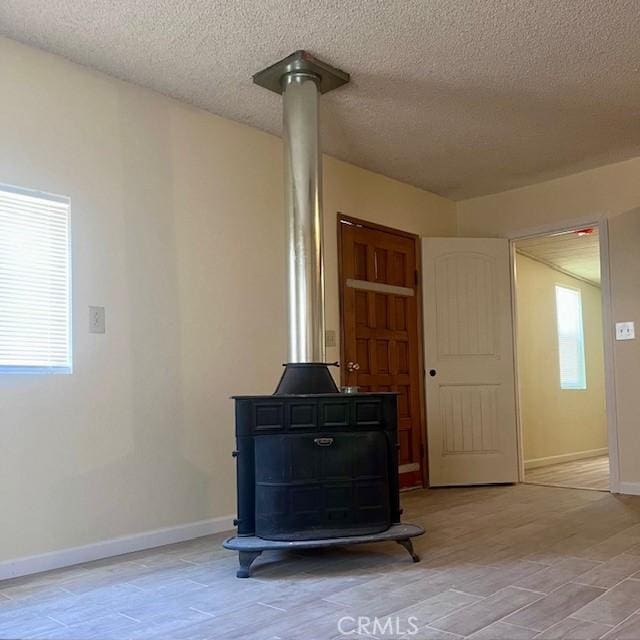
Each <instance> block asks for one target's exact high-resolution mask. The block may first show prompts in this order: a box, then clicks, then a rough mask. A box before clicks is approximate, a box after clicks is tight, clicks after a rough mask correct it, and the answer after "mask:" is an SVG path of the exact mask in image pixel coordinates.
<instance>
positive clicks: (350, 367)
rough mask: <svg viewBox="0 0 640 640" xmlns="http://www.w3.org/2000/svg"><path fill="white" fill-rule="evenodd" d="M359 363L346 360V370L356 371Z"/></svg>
mask: <svg viewBox="0 0 640 640" xmlns="http://www.w3.org/2000/svg"><path fill="white" fill-rule="evenodd" d="M358 369H360V365H359V364H358V363H357V362H351V361H349V362H347V371H358Z"/></svg>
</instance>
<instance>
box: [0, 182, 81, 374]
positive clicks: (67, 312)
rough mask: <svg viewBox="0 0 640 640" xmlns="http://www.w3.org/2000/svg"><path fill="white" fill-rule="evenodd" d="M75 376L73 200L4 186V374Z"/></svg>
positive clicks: (0, 236) (0, 313) (0, 227)
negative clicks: (71, 206)
mask: <svg viewBox="0 0 640 640" xmlns="http://www.w3.org/2000/svg"><path fill="white" fill-rule="evenodd" d="M2 373H71V256H70V220H69V199H68V198H63V197H58V196H51V195H48V194H41V193H38V192H34V191H27V190H23V189H18V188H14V187H7V186H3V185H0V374H2Z"/></svg>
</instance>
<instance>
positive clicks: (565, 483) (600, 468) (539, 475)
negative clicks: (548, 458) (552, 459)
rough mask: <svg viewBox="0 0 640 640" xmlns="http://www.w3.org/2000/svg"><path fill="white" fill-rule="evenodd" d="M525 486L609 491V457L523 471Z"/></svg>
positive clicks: (598, 457)
mask: <svg viewBox="0 0 640 640" xmlns="http://www.w3.org/2000/svg"><path fill="white" fill-rule="evenodd" d="M525 482H526V483H527V484H541V485H544V486H547V487H568V488H572V489H591V490H592V491H609V456H597V457H595V458H585V459H584V460H573V461H572V462H563V463H561V464H553V465H549V466H548V467H537V468H536V469H527V470H526V471H525Z"/></svg>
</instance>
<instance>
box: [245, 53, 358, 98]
mask: <svg viewBox="0 0 640 640" xmlns="http://www.w3.org/2000/svg"><path fill="white" fill-rule="evenodd" d="M290 73H309V74H312V75H314V76H315V77H316V78H317V79H318V91H319V92H320V93H327V92H328V91H332V90H333V89H337V88H338V87H341V86H342V85H343V84H347V82H349V80H350V79H351V76H350V75H349V74H348V73H347V72H346V71H342V69H336V67H332V66H331V65H330V64H327V63H326V62H323V61H322V60H318V58H315V57H314V56H312V55H311V54H310V53H309V52H308V51H304V50H303V49H300V50H299V51H295V52H294V53H292V54H291V55H289V56H287V57H286V58H283V59H282V60H280V61H279V62H276V63H275V64H272V65H271V66H269V67H267V68H266V69H263V70H262V71H258V73H256V74H254V76H253V81H254V82H255V83H256V84H257V85H259V86H261V87H264V88H265V89H269V91H273V92H275V93H282V92H283V90H284V88H283V86H282V78H283V77H284V76H286V75H288V74H290Z"/></svg>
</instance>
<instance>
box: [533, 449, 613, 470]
mask: <svg viewBox="0 0 640 640" xmlns="http://www.w3.org/2000/svg"><path fill="white" fill-rule="evenodd" d="M607 452H608V449H607V448H606V447H605V448H604V449H591V450H590V451H576V452H574V453H563V454H560V455H558V456H548V457H546V458H533V459H532V460H525V461H524V468H525V469H535V468H537V467H548V466H549V465H550V464H560V463H562V462H571V461H572V460H584V459H585V458H595V457H596V456H606V455H607Z"/></svg>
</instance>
